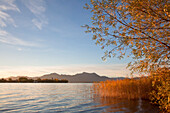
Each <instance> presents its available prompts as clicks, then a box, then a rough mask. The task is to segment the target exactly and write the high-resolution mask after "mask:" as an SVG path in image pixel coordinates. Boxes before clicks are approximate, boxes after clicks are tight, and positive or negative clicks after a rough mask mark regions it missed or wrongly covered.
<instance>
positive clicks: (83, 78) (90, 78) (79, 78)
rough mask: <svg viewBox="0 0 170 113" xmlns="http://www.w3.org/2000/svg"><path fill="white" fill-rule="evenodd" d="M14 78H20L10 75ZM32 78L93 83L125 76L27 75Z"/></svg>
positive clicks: (91, 74)
mask: <svg viewBox="0 0 170 113" xmlns="http://www.w3.org/2000/svg"><path fill="white" fill-rule="evenodd" d="M9 78H11V79H13V80H15V79H18V78H19V76H18V77H9ZM27 78H31V79H34V80H35V79H38V78H40V79H59V80H61V79H66V80H68V82H69V83H92V82H99V81H106V80H117V79H124V77H117V78H109V77H106V76H99V75H98V74H96V73H87V72H83V73H78V74H75V75H62V74H61V75H60V74H57V73H51V74H46V75H43V76H40V77H27Z"/></svg>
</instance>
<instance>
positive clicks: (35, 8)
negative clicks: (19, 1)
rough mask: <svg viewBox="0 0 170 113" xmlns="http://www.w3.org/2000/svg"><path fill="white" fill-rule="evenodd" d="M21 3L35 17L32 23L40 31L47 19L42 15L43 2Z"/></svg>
mask: <svg viewBox="0 0 170 113" xmlns="http://www.w3.org/2000/svg"><path fill="white" fill-rule="evenodd" d="M23 3H24V4H25V5H26V7H27V8H28V9H29V10H30V11H31V12H32V13H33V14H34V15H35V18H34V19H32V22H33V24H34V25H35V26H36V27H37V28H38V29H40V30H41V29H42V27H43V26H44V25H46V24H48V21H47V18H46V17H45V15H44V12H45V11H46V7H45V1H44V0H23Z"/></svg>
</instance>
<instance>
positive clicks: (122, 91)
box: [93, 67, 170, 112]
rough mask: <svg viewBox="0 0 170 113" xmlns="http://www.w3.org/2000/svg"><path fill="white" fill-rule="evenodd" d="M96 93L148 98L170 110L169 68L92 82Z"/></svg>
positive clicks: (113, 96)
mask: <svg viewBox="0 0 170 113" xmlns="http://www.w3.org/2000/svg"><path fill="white" fill-rule="evenodd" d="M93 89H94V91H95V93H96V94H98V95H99V96H102V97H111V98H122V99H138V98H141V99H149V100H150V101H151V102H152V103H153V104H157V105H159V108H160V109H161V110H163V111H164V112H170V68H167V67H163V68H158V69H157V70H156V71H155V72H152V73H151V74H150V76H148V77H140V79H133V78H131V79H123V80H113V81H102V82H99V83H94V84H93Z"/></svg>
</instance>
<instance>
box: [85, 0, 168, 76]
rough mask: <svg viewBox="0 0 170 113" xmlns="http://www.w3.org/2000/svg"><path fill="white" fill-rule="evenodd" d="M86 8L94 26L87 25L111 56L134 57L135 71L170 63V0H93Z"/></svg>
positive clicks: (107, 54)
mask: <svg viewBox="0 0 170 113" xmlns="http://www.w3.org/2000/svg"><path fill="white" fill-rule="evenodd" d="M85 8H86V9H88V10H90V11H91V12H92V14H93V16H92V17H91V20H92V21H91V22H92V25H84V27H86V28H87V31H86V32H87V33H92V34H93V37H92V39H93V40H95V41H96V44H98V45H100V46H101V48H102V49H104V50H105V55H104V57H103V60H105V59H106V58H107V57H115V56H117V57H118V58H120V59H121V58H124V57H128V56H132V58H133V59H134V60H133V61H132V62H130V63H129V67H130V70H132V72H142V73H143V72H146V73H148V72H150V71H153V70H156V69H157V68H158V67H159V66H168V65H169V59H170V38H169V34H170V27H169V26H170V11H169V6H168V0H91V4H86V6H85Z"/></svg>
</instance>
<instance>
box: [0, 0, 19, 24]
mask: <svg viewBox="0 0 170 113" xmlns="http://www.w3.org/2000/svg"><path fill="white" fill-rule="evenodd" d="M14 2H15V1H14V0H0V27H6V26H7V24H12V25H13V26H15V27H16V24H15V22H14V20H13V19H12V17H11V16H10V15H9V14H8V13H6V11H16V12H20V10H19V9H18V7H17V6H16V5H15V4H14Z"/></svg>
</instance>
